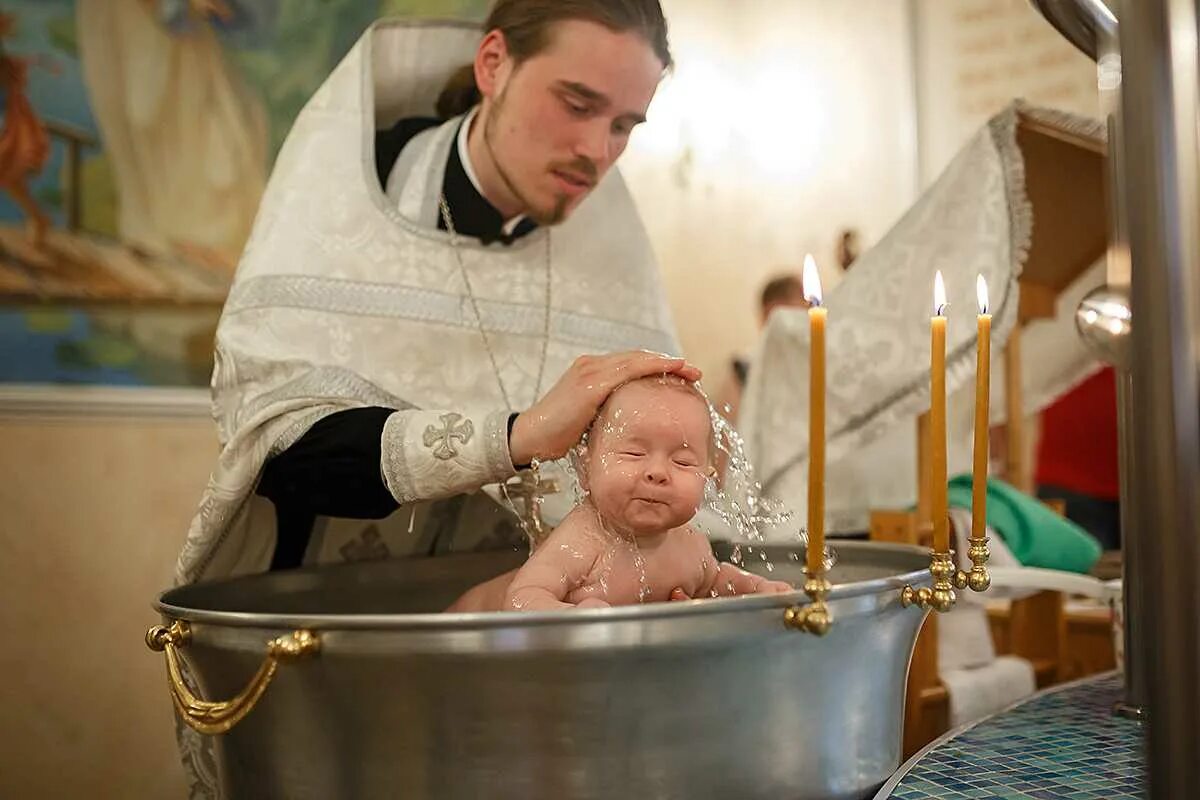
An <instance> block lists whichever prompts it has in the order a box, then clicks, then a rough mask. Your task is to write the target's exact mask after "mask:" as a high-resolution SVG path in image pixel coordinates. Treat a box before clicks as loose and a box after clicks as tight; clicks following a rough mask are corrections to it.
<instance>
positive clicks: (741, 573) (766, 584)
mask: <svg viewBox="0 0 1200 800" xmlns="http://www.w3.org/2000/svg"><path fill="white" fill-rule="evenodd" d="M714 560H715V559H714ZM713 576H714V578H715V580H714V581H713V584H712V586H711V587H709V589H708V591H707V594H709V595H711V594H713V593H714V592H715V593H716V594H718V595H721V596H722V597H725V596H733V595H739V594H781V593H783V592H790V591H792V590H793V588H794V587H793V586H792V585H791V584H790V583H787V582H785V581H772V580H767V579H766V578H764V577H762V576H760V575H754V574H753V573H750V572H746V571H745V570H744V569H738V568H737V567H735V566H734V565H733V564H726V563H723V562H722V563H720V564H717V568H716V570H714V571H713Z"/></svg>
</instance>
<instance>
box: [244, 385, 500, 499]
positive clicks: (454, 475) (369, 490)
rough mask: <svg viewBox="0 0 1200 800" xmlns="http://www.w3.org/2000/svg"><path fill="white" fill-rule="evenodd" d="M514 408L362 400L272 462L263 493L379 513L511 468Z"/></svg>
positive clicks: (468, 487)
mask: <svg viewBox="0 0 1200 800" xmlns="http://www.w3.org/2000/svg"><path fill="white" fill-rule="evenodd" d="M509 416H510V415H509V414H508V412H499V411H498V412H494V413H481V414H475V413H471V412H467V411H458V412H455V411H444V410H442V411H417V410H406V411H396V410H395V409H390V408H357V409H351V410H348V411H340V412H338V413H336V414H331V415H330V416H328V417H325V418H324V419H322V420H320V421H319V422H317V423H316V424H315V425H313V427H312V428H311V429H309V431H308V432H307V433H305V434H304V436H302V437H301V438H300V439H299V440H298V441H297V442H296V443H295V444H293V445H292V446H291V447H289V448H288V449H287V450H286V451H284V452H283V453H281V454H279V455H278V456H276V457H275V458H273V459H271V460H270V461H268V462H267V465H266V467H265V468H264V469H263V475H262V479H261V480H260V482H259V486H258V493H259V494H260V495H263V496H264V497H267V498H269V499H270V500H271V501H273V502H274V503H275V505H276V506H277V507H279V508H288V509H303V510H306V511H309V512H311V513H313V514H319V515H323V516H332V517H347V518H351V519H378V518H382V517H386V516H387V515H389V514H391V513H392V512H393V511H395V510H396V509H397V508H399V506H400V505H403V504H407V503H413V502H417V501H421V500H437V499H440V498H443V497H449V496H451V495H455V494H462V493H466V492H473V491H476V490H478V489H479V488H480V487H481V486H483V485H484V484H487V483H494V482H496V481H501V480H504V479H506V478H508V477H510V476H512V475H513V473H514V472H515V470H514V469H513V465H512V461H511V460H510V456H509V450H508V431H509V425H508V423H509Z"/></svg>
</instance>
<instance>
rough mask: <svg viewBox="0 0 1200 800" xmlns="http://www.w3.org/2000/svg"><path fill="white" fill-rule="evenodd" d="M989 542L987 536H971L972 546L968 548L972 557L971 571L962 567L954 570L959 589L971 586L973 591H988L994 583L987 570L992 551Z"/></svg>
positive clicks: (955, 583)
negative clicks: (964, 570)
mask: <svg viewBox="0 0 1200 800" xmlns="http://www.w3.org/2000/svg"><path fill="white" fill-rule="evenodd" d="M987 543H988V540H987V537H986V536H980V537H979V538H975V537H974V536H972V537H971V548H970V549H969V550H967V555H968V556H969V557H970V559H971V571H970V572H969V573H967V572H963V571H962V570H961V569H960V570H955V572H954V585H955V586H957V587H958V588H959V589H966V588H970V589H971V591H973V592H986V591H987V588H988V587H989V586H991V585H992V576H991V575H988V571H987V562H988V557H989V556H990V555H991V554H992V553H991V551H990V550H988V546H987Z"/></svg>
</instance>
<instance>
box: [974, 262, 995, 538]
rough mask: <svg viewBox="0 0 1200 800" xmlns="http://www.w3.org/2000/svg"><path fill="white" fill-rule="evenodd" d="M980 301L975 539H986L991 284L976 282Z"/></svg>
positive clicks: (977, 351)
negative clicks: (989, 292) (989, 305)
mask: <svg viewBox="0 0 1200 800" xmlns="http://www.w3.org/2000/svg"><path fill="white" fill-rule="evenodd" d="M975 292H976V294H977V296H978V298H979V334H978V339H977V345H976V349H975V464H974V469H973V472H972V476H971V479H972V480H971V536H972V537H974V538H977V539H982V538H983V537H984V534H985V532H986V530H987V527H986V526H987V475H988V408H989V406H988V402H989V400H990V399H991V395H990V392H991V361H992V315H991V314H989V313H988V289H987V281H985V280H984V279H983V276H982V275H980V276H979V279H978V280H977V281H976V282H975Z"/></svg>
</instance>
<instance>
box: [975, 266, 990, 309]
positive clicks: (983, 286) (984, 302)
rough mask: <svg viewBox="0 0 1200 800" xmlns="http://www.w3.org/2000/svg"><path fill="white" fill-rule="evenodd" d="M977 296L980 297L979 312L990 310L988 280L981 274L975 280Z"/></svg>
mask: <svg viewBox="0 0 1200 800" xmlns="http://www.w3.org/2000/svg"><path fill="white" fill-rule="evenodd" d="M975 296H976V297H978V298H979V313H980V314H986V313H987V312H988V290H987V281H985V280H984V279H983V276H982V275H980V276H979V277H978V278H976V280H975Z"/></svg>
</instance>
